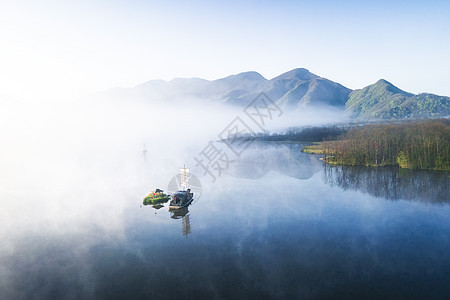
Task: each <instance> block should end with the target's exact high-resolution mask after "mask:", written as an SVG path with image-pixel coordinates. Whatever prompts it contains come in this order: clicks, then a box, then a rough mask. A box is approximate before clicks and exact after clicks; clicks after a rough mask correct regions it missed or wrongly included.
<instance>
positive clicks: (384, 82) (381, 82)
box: [375, 78, 393, 85]
mask: <svg viewBox="0 0 450 300" xmlns="http://www.w3.org/2000/svg"><path fill="white" fill-rule="evenodd" d="M375 84H387V85H393V84H392V83H390V82H389V81H387V80H386V79H383V78H381V79H379V80H378V81H377V82H375Z"/></svg>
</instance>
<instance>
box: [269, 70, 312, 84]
mask: <svg viewBox="0 0 450 300" xmlns="http://www.w3.org/2000/svg"><path fill="white" fill-rule="evenodd" d="M293 78H296V79H299V80H303V81H307V80H311V79H314V78H319V76H317V75H315V74H313V73H311V72H310V71H309V70H307V69H305V68H296V69H293V70H290V71H288V72H286V73H283V74H281V75H279V76H277V77H275V78H273V79H272V80H274V81H275V80H281V79H293Z"/></svg>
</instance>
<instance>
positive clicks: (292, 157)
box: [225, 142, 322, 180]
mask: <svg viewBox="0 0 450 300" xmlns="http://www.w3.org/2000/svg"><path fill="white" fill-rule="evenodd" d="M301 149H302V144H298V143H276V142H253V144H252V145H251V146H250V147H249V148H248V149H246V150H245V151H244V152H243V153H242V155H241V156H240V157H238V158H237V159H236V160H234V161H233V162H232V163H230V167H229V170H227V172H225V173H226V174H227V175H230V176H233V177H240V178H246V179H259V178H261V177H263V176H264V175H266V174H267V173H268V172H270V171H276V172H279V173H281V174H283V175H286V176H289V177H293V178H297V179H302V180H304V179H309V178H311V177H312V176H313V175H314V174H316V173H318V172H320V171H321V169H322V168H321V166H322V162H321V161H320V160H319V159H318V157H317V156H315V155H309V154H306V153H303V152H301Z"/></svg>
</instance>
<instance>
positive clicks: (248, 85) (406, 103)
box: [115, 68, 450, 119]
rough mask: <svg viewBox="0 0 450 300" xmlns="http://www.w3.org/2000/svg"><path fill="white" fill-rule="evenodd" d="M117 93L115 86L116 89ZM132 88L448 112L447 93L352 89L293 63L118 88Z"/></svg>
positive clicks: (289, 103) (303, 104) (410, 112)
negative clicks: (277, 70) (268, 74)
mask: <svg viewBox="0 0 450 300" xmlns="http://www.w3.org/2000/svg"><path fill="white" fill-rule="evenodd" d="M115 91H116V92H117V90H115ZM126 91H128V92H130V91H132V92H133V93H137V94H138V95H140V96H143V97H145V98H148V99H151V100H152V101H163V102H168V101H180V100H182V99H183V101H189V99H200V100H203V101H205V102H212V103H226V104H229V105H233V106H242V107H245V106H247V105H248V104H249V103H250V102H251V101H252V100H253V99H255V97H256V96H257V95H258V94H259V93H261V92H264V93H265V94H266V95H267V96H269V97H270V98H271V99H272V100H273V101H274V102H276V103H277V104H278V105H279V106H280V107H282V108H283V109H284V110H285V111H291V112H295V111H299V110H303V109H307V108H324V107H331V108H337V109H342V111H344V110H345V112H346V113H347V114H348V115H350V116H351V117H352V118H358V119H405V118H423V117H445V116H448V115H450V98H449V97H444V96H437V95H434V94H425V93H424V94H418V95H414V94H411V93H408V92H405V91H403V90H401V89H399V88H397V87H395V86H394V85H393V84H391V83H389V82H387V81H386V80H383V79H381V80H379V81H377V82H376V83H374V84H373V85H369V86H367V87H365V88H363V89H359V90H354V91H352V90H351V89H349V88H346V87H345V86H343V85H341V84H339V83H337V82H333V81H331V80H328V79H326V78H323V77H320V76H318V75H315V74H313V73H311V72H309V71H308V70H307V69H304V68H298V69H294V70H291V71H288V72H286V73H283V74H281V75H279V76H277V77H275V78H272V79H266V78H264V77H263V76H262V75H261V74H259V73H257V72H253V71H251V72H244V73H240V74H237V75H231V76H228V77H225V78H221V79H217V80H212V81H209V80H205V79H200V78H175V79H173V80H171V81H163V80H151V81H148V82H145V83H143V84H141V85H138V86H136V87H135V88H133V89H121V92H126Z"/></svg>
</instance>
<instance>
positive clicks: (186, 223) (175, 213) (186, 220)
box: [170, 207, 191, 236]
mask: <svg viewBox="0 0 450 300" xmlns="http://www.w3.org/2000/svg"><path fill="white" fill-rule="evenodd" d="M170 217H171V218H172V219H181V222H182V224H183V225H182V226H183V227H182V228H183V230H182V233H183V235H184V236H188V235H189V234H190V233H191V221H190V215H189V209H188V207H183V208H181V209H176V210H170Z"/></svg>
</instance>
